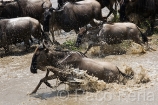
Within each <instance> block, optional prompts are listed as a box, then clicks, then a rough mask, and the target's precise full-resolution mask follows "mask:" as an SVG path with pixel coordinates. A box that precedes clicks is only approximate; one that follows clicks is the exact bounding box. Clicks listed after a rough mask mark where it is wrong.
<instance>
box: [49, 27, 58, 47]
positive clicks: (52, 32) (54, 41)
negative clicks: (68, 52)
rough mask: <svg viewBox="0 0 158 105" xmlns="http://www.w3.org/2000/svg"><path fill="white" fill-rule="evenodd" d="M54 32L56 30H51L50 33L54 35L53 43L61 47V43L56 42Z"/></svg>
mask: <svg viewBox="0 0 158 105" xmlns="http://www.w3.org/2000/svg"><path fill="white" fill-rule="evenodd" d="M54 31H55V30H54V28H51V30H50V33H51V34H52V40H53V43H54V44H56V45H60V43H59V42H58V41H56V40H55V37H54Z"/></svg>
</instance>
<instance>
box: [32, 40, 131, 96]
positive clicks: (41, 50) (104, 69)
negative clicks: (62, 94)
mask: <svg viewBox="0 0 158 105" xmlns="http://www.w3.org/2000/svg"><path fill="white" fill-rule="evenodd" d="M69 54H70V55H69ZM73 55H74V56H75V58H76V57H77V59H73V58H72V59H73V61H74V62H71V61H70V62H68V63H71V64H73V66H74V65H76V64H77V66H78V64H79V62H78V60H79V61H80V60H83V59H85V60H84V61H85V64H83V65H80V66H84V68H81V67H79V68H80V69H84V70H87V71H88V72H89V73H90V74H92V73H94V74H93V75H94V76H96V77H98V78H99V79H103V80H104V81H107V82H112V81H115V80H116V81H117V79H118V78H119V76H122V75H123V76H124V77H125V78H132V75H133V72H131V73H129V75H126V74H124V73H122V72H121V71H119V69H118V68H117V67H116V66H115V65H113V64H111V63H108V62H97V61H94V62H97V63H96V64H99V65H97V66H98V67H97V66H96V64H94V66H93V67H95V68H91V67H92V65H93V64H92V65H89V66H91V67H88V66H87V68H85V67H86V65H87V64H88V63H94V62H93V60H91V59H89V58H86V57H85V56H84V55H82V53H80V52H75V53H74V52H69V51H55V50H54V49H53V48H51V47H48V44H47V42H45V41H44V43H43V45H40V46H38V47H37V49H36V50H35V53H34V55H33V57H32V62H31V67H30V70H31V72H32V73H37V69H39V70H42V71H47V73H46V76H45V77H44V78H42V79H41V80H40V82H39V83H38V85H37V86H36V88H35V89H34V90H33V91H32V93H36V92H37V90H38V88H39V87H40V85H41V84H42V83H43V82H44V83H45V84H46V85H47V86H48V87H50V88H53V87H52V86H51V85H50V83H48V81H47V80H51V79H56V78H59V79H60V81H62V82H64V81H67V78H68V77H67V76H68V75H67V74H65V73H64V69H65V65H62V64H61V63H65V62H66V61H68V60H69V59H70V57H72V56H73ZM83 56H84V57H83ZM78 57H79V59H78ZM61 61H62V62H61ZM74 67H75V66H74ZM94 70H95V71H94ZM99 70H101V71H99ZM50 71H52V72H53V73H54V75H49V72H50ZM92 71H93V72H92ZM105 73H107V74H105ZM101 74H103V75H101ZM104 75H105V76H104ZM108 76H110V77H111V78H110V77H108ZM105 79H106V80H105Z"/></svg>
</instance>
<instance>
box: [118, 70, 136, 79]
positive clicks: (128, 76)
mask: <svg viewBox="0 0 158 105" xmlns="http://www.w3.org/2000/svg"><path fill="white" fill-rule="evenodd" d="M117 68H118V67H117ZM118 71H119V74H121V75H122V76H123V77H125V78H127V79H133V75H127V74H125V73H123V72H121V71H120V69H119V68H118Z"/></svg>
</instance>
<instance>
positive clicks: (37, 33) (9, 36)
mask: <svg viewBox="0 0 158 105" xmlns="http://www.w3.org/2000/svg"><path fill="white" fill-rule="evenodd" d="M31 35H32V36H33V37H34V38H36V39H39V40H42V39H44V38H45V36H44V34H43V32H42V29H41V25H40V23H39V21H38V20H36V19H34V18H31V17H19V18H12V19H1V20H0V47H3V48H4V49H5V53H8V52H9V45H11V44H16V43H19V42H23V41H24V44H25V46H26V50H28V48H29V47H30V44H29V39H30V38H31Z"/></svg>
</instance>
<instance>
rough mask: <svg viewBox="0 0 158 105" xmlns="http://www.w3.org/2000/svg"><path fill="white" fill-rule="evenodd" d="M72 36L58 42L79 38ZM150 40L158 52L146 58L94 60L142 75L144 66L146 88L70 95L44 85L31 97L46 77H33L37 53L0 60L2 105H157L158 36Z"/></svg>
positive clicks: (125, 56) (138, 86) (114, 88)
mask: <svg viewBox="0 0 158 105" xmlns="http://www.w3.org/2000/svg"><path fill="white" fill-rule="evenodd" d="M72 36H73V35H71V36H69V35H68V36H58V38H57V40H64V38H65V39H70V38H75V37H76V36H75V35H74V36H73V37H72ZM150 39H152V40H150V42H152V43H150V44H151V45H152V46H153V47H154V48H155V49H156V50H157V51H147V52H146V53H145V54H122V55H108V56H106V57H102V58H100V57H93V59H96V60H101V61H109V62H111V63H113V64H115V65H117V66H118V67H119V68H120V69H121V70H124V67H123V66H124V65H128V66H130V67H132V69H133V70H134V71H135V72H139V71H140V66H142V67H143V68H144V69H146V71H147V74H148V76H149V78H150V80H151V81H150V82H148V83H144V84H143V83H140V84H137V83H135V82H134V81H130V82H129V83H128V84H126V85H122V84H116V83H112V84H107V86H108V88H107V89H105V90H103V91H97V92H85V91H83V92H81V91H79V90H76V91H75V93H69V92H68V91H65V90H66V89H67V88H68V86H67V85H61V86H59V87H58V88H57V90H56V89H50V88H48V87H47V86H46V85H45V84H42V85H41V87H40V89H39V90H38V91H37V93H36V94H34V95H28V94H29V93H30V92H31V91H32V90H33V89H34V88H35V87H36V85H37V84H38V82H39V80H40V79H41V78H42V77H44V76H45V72H42V71H40V70H39V71H38V74H31V72H30V64H31V58H32V55H33V52H30V53H26V54H21V55H14V54H12V55H10V56H6V57H3V58H0V105H74V104H75V105H125V104H128V105H133V104H135V105H140V104H143V105H157V103H158V99H157V98H158V94H157V93H158V89H157V86H158V83H157V81H158V79H157V77H158V65H157V64H158V56H157V54H158V48H157V40H158V36H157V35H154V36H152V37H150ZM88 56H89V57H91V56H90V55H88ZM50 83H51V84H52V85H56V80H51V81H50Z"/></svg>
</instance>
